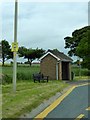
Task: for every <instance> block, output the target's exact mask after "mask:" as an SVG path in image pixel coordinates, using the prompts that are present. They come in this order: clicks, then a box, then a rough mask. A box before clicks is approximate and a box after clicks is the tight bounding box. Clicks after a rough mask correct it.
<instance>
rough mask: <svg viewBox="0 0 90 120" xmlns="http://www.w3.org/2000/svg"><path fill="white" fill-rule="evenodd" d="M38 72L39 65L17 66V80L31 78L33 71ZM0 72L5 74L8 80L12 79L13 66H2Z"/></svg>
mask: <svg viewBox="0 0 90 120" xmlns="http://www.w3.org/2000/svg"><path fill="white" fill-rule="evenodd" d="M37 72H40V66H39V65H32V66H31V67H30V66H29V65H28V66H25V65H24V66H17V80H32V75H33V73H37ZM2 74H4V75H6V78H5V81H6V79H8V81H12V77H13V66H4V67H2Z"/></svg>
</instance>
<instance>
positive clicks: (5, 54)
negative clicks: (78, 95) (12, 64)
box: [1, 40, 13, 66]
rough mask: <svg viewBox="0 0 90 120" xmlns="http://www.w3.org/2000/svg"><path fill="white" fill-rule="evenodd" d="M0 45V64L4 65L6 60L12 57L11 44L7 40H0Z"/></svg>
mask: <svg viewBox="0 0 90 120" xmlns="http://www.w3.org/2000/svg"><path fill="white" fill-rule="evenodd" d="M1 47H2V65H3V66H4V63H5V61H6V60H8V59H11V58H13V53H12V52H11V46H10V45H9V43H8V41H6V40H2V41H1Z"/></svg>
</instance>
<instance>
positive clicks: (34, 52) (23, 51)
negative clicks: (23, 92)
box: [18, 46, 44, 66]
mask: <svg viewBox="0 0 90 120" xmlns="http://www.w3.org/2000/svg"><path fill="white" fill-rule="evenodd" d="M18 54H19V57H24V58H25V59H28V63H29V64H30V66H31V63H32V61H33V60H35V59H36V58H38V59H39V58H40V57H41V56H42V55H43V54H44V50H43V49H38V48H37V49H32V48H29V49H28V48H25V47H23V46H22V47H19V51H18Z"/></svg>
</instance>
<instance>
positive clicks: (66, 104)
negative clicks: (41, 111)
mask: <svg viewBox="0 0 90 120" xmlns="http://www.w3.org/2000/svg"><path fill="white" fill-rule="evenodd" d="M89 91H90V85H85V86H79V87H76V88H75V89H74V90H73V91H72V92H71V93H70V94H69V95H68V96H66V97H65V98H64V100H63V101H62V102H61V103H60V104H59V105H58V106H57V107H55V108H54V109H53V110H52V111H51V112H50V113H48V115H47V116H46V117H45V118H44V120H47V119H48V118H49V119H50V118H51V119H52V118H53V120H54V119H55V120H56V118H59V119H60V118H63V119H64V120H65V119H67V118H69V119H70V118H72V119H76V118H78V117H79V116H80V117H81V116H83V117H84V118H85V120H86V119H88V120H89V119H90V108H89V109H87V108H88V107H90V94H89Z"/></svg>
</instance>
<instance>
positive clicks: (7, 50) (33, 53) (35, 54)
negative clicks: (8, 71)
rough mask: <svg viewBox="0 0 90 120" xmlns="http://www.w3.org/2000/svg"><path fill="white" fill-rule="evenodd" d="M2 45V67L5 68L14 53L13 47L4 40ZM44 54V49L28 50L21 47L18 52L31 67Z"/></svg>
mask: <svg viewBox="0 0 90 120" xmlns="http://www.w3.org/2000/svg"><path fill="white" fill-rule="evenodd" d="M0 44H1V45H0V47H1V49H2V52H1V53H2V55H1V58H2V65H3V66H4V63H5V61H6V60H8V59H12V58H13V52H11V46H10V44H9V42H8V41H6V40H2V41H1V43H0ZM44 53H45V50H43V49H42V48H41V49H39V48H36V49H32V48H26V47H24V46H21V47H19V50H18V52H17V54H18V56H19V57H24V58H25V59H27V60H28V63H29V64H30V66H31V63H32V61H33V60H35V59H36V58H37V59H39V58H40V57H41V56H42V55H43V54H44Z"/></svg>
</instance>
